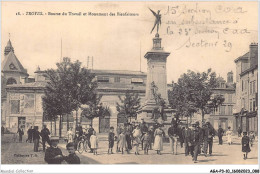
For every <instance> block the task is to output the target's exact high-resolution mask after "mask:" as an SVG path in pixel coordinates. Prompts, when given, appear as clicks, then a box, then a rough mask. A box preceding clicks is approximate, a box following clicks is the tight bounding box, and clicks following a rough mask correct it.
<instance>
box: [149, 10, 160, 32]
mask: <svg viewBox="0 0 260 174" xmlns="http://www.w3.org/2000/svg"><path fill="white" fill-rule="evenodd" d="M149 9H150V8H149ZM150 11H151V12H152V13H153V15H154V16H155V22H154V26H153V29H152V30H151V33H152V32H153V30H154V28H155V27H156V25H157V33H158V31H159V25H161V23H162V22H161V14H160V10H158V12H157V14H156V13H155V12H154V11H153V10H151V9H150Z"/></svg>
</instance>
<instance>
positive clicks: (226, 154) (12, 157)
mask: <svg viewBox="0 0 260 174" xmlns="http://www.w3.org/2000/svg"><path fill="white" fill-rule="evenodd" d="M98 137H99V139H100V141H99V148H98V155H93V154H92V153H89V152H83V153H82V154H79V153H78V152H76V154H77V155H78V156H79V158H80V160H81V164H194V163H193V161H192V159H191V156H185V155H184V148H180V146H178V154H177V155H172V154H171V153H170V149H169V143H164V146H163V148H164V149H163V152H162V155H157V154H156V152H155V151H154V150H150V151H149V155H144V153H143V151H141V149H140V155H135V154H134V152H133V151H131V154H121V153H116V150H115V149H116V144H115V147H114V154H112V155H111V154H110V155H108V154H107V146H108V145H107V140H106V137H107V135H105V134H103V135H98ZM25 139H26V137H25V136H24V137H23V142H22V143H14V142H12V135H10V134H9V135H8V134H5V135H4V136H2V146H1V150H2V154H1V157H2V164H46V162H45V161H44V153H43V152H42V151H40V152H33V143H25ZM223 140H224V144H223V145H218V138H215V139H214V144H213V154H212V156H208V157H205V156H203V155H200V156H198V163H196V164H257V163H258V144H257V140H255V143H254V146H253V147H252V148H251V152H250V153H249V155H248V159H247V160H243V154H242V152H241V144H240V143H241V138H238V137H233V142H234V143H233V144H232V145H228V144H227V143H226V137H223ZM58 146H59V147H60V148H61V150H62V152H63V155H68V152H67V150H66V149H65V147H66V144H65V142H60V144H59V145H58ZM64 164H65V163H64Z"/></svg>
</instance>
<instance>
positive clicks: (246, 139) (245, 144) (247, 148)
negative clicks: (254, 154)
mask: <svg viewBox="0 0 260 174" xmlns="http://www.w3.org/2000/svg"><path fill="white" fill-rule="evenodd" d="M241 144H242V152H244V160H246V159H247V154H248V153H249V152H250V151H251V149H250V146H249V137H248V136H247V132H243V137H242V143H241Z"/></svg>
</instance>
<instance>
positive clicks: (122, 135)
mask: <svg viewBox="0 0 260 174" xmlns="http://www.w3.org/2000/svg"><path fill="white" fill-rule="evenodd" d="M118 140H119V141H118V148H119V150H122V154H124V148H125V147H126V137H125V132H124V131H122V132H121V133H120V135H119V137H118Z"/></svg>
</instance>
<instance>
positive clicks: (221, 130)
mask: <svg viewBox="0 0 260 174" xmlns="http://www.w3.org/2000/svg"><path fill="white" fill-rule="evenodd" d="M223 135H224V130H223V129H222V128H221V125H219V126H218V144H219V145H222V144H223V140H222V137H223Z"/></svg>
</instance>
